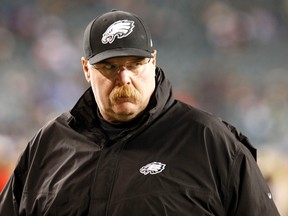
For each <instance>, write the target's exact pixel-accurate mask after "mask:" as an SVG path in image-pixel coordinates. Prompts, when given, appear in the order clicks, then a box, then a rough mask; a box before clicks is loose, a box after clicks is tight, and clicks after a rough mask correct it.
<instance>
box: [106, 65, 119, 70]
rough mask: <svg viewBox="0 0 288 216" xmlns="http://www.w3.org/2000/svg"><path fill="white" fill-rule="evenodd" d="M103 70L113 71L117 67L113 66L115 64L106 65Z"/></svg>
mask: <svg viewBox="0 0 288 216" xmlns="http://www.w3.org/2000/svg"><path fill="white" fill-rule="evenodd" d="M103 68H105V69H107V70H113V69H115V68H117V66H116V65H113V64H105V65H104V66H103Z"/></svg>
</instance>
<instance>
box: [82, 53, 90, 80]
mask: <svg viewBox="0 0 288 216" xmlns="http://www.w3.org/2000/svg"><path fill="white" fill-rule="evenodd" d="M81 63H82V68H83V72H84V75H85V78H86V80H87V82H88V83H90V70H89V67H88V61H87V60H86V59H85V58H84V57H82V58H81Z"/></svg>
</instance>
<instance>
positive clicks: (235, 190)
mask: <svg viewBox="0 0 288 216" xmlns="http://www.w3.org/2000/svg"><path fill="white" fill-rule="evenodd" d="M239 146H240V148H239V152H238V154H237V155H236V157H235V160H234V162H233V165H232V169H231V172H230V177H229V181H228V185H227V191H226V202H225V203H226V206H225V207H226V215H234V216H243V215H245V216H278V215H280V214H279V212H278V210H277V208H276V206H275V204H274V201H273V197H272V193H271V192H270V190H269V187H268V185H267V183H266V181H265V179H264V177H263V176H262V173H261V171H260V169H259V167H258V165H257V163H256V161H255V159H254V158H253V156H252V155H251V152H250V151H249V150H248V149H247V148H246V147H245V146H244V145H239Z"/></svg>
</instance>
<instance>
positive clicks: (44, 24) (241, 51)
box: [0, 0, 288, 216]
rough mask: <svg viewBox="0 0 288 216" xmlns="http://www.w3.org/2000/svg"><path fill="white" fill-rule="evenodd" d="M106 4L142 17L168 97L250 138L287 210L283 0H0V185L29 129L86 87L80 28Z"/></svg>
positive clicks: (287, 14) (287, 19) (285, 215)
mask: <svg viewBox="0 0 288 216" xmlns="http://www.w3.org/2000/svg"><path fill="white" fill-rule="evenodd" d="M114 8H117V9H122V10H127V11H131V12H134V13H136V14H138V15H140V16H141V17H142V18H143V19H144V20H145V21H146V22H147V24H148V25H149V27H150V30H151V32H152V36H153V40H154V41H153V42H154V47H155V49H156V50H157V51H158V56H157V64H158V66H160V67H162V69H163V70H164V71H165V72H166V74H167V76H168V78H169V79H170V80H171V82H172V84H173V86H174V91H175V95H176V97H178V98H180V99H181V100H183V101H186V102H187V103H190V104H191V105H193V106H196V107H199V108H201V109H204V110H206V111H209V112H212V113H214V114H216V115H218V116H219V117H221V118H222V119H224V120H226V121H228V122H230V123H231V124H233V125H235V126H236V127H237V128H238V129H239V130H241V131H242V133H244V134H245V135H246V136H248V137H249V138H250V140H251V142H252V143H253V144H254V146H256V147H257V148H258V164H259V166H260V168H261V170H262V172H263V175H264V176H265V178H266V179H267V182H268V183H269V185H270V187H271V189H272V191H273V193H274V199H275V202H276V204H277V206H278V209H279V211H280V212H281V215H282V216H288V206H287V200H288V157H287V156H288V91H287V86H288V1H287V0H249V1H248V0H238V1H224V0H221V1H220V0H219V1H216V0H215V1H213V0H209V1H208V0H181V1H174V0H137V1H133V0H118V1H113V0H97V1H96V0H81V1H80V0H75V1H68V0H29V1H28V0H21V1H10V0H1V2H0V191H1V188H2V187H3V185H4V184H5V183H6V182H7V179H8V178H9V176H10V174H11V173H12V172H13V169H14V166H15V163H16V161H17V159H18V157H19V156H20V154H21V152H22V151H23V149H24V148H25V146H26V145H27V142H28V141H29V140H30V139H31V138H32V136H33V135H34V134H35V133H36V132H37V131H38V129H39V128H40V127H41V126H42V125H43V124H45V123H46V122H47V121H48V120H50V119H51V118H53V117H55V116H56V115H58V114H60V113H62V112H64V111H67V110H70V109H71V108H72V107H73V106H74V104H75V103H76V101H77V100H78V98H79V97H80V96H81V95H82V93H83V91H84V90H86V88H87V87H88V85H87V84H86V81H85V79H84V75H83V72H82V69H81V65H80V58H81V56H82V54H83V51H82V36H83V32H84V29H85V27H86V25H87V24H88V23H89V22H90V21H91V20H92V19H94V18H95V17H96V16H98V15H100V14H101V13H103V12H107V11H109V10H111V9H114Z"/></svg>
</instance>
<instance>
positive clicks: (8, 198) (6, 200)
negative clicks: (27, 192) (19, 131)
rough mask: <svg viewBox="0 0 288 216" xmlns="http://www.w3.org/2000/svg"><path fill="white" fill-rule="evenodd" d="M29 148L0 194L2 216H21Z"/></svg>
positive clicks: (0, 212) (0, 213)
mask: <svg viewBox="0 0 288 216" xmlns="http://www.w3.org/2000/svg"><path fill="white" fill-rule="evenodd" d="M28 152H29V151H28V147H27V149H26V150H25V151H24V152H23V154H22V155H21V157H20V158H19V160H18V162H17V165H16V168H15V170H14V172H13V173H12V175H11V177H10V179H9V181H8V182H7V184H6V185H5V187H4V189H3V190H2V192H1V193H0V215H1V216H2V215H3V216H4V215H9V216H16V215H19V205H20V201H21V196H22V192H23V186H24V183H25V178H26V173H27V171H26V170H27V161H28V158H29V153H28Z"/></svg>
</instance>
